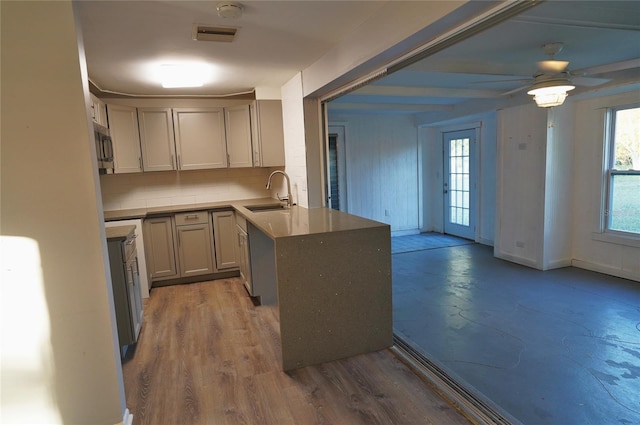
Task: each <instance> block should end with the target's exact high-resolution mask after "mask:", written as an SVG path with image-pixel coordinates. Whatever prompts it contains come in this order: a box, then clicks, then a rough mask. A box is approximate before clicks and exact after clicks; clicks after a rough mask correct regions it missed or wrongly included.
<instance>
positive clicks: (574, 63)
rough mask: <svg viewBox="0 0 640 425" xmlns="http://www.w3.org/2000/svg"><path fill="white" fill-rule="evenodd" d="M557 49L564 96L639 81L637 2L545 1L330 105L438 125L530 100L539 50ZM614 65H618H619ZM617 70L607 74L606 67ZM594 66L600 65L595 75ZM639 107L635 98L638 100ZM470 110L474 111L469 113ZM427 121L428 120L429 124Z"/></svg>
mask: <svg viewBox="0 0 640 425" xmlns="http://www.w3.org/2000/svg"><path fill="white" fill-rule="evenodd" d="M550 42H562V43H563V44H564V46H563V49H562V51H561V52H559V53H558V54H557V55H556V59H558V60H565V61H569V66H568V71H570V72H571V73H572V74H575V75H574V76H573V77H572V80H573V82H574V84H575V85H576V89H575V90H574V91H572V92H570V95H573V96H575V95H577V94H580V93H586V92H588V91H594V90H598V91H600V92H603V91H605V90H606V89H611V88H613V87H617V86H620V85H626V84H629V83H638V82H640V1H620V2H617V1H559V0H550V1H547V2H544V3H541V4H540V5H539V6H536V7H533V8H531V9H529V10H528V11H526V12H524V13H522V14H520V15H518V16H516V17H513V18H511V19H509V20H507V21H505V22H503V23H501V24H498V25H496V26H494V27H492V28H489V29H487V30H485V31H483V32H481V33H479V34H476V35H474V36H472V37H470V38H468V39H466V40H464V41H462V42H460V43H458V44H456V45H454V46H452V47H449V48H446V49H444V50H442V51H440V52H437V53H435V54H433V55H431V56H428V57H426V58H424V59H422V60H420V61H418V62H416V63H414V64H412V65H409V66H407V67H405V68H403V69H401V70H399V71H396V72H394V73H393V74H391V75H389V76H387V77H384V78H382V79H380V80H378V81H375V82H373V83H371V84H369V85H368V86H366V87H363V88H362V89H359V90H357V91H355V92H352V93H351V94H348V95H346V96H343V97H341V98H340V99H338V100H336V101H334V102H332V109H333V110H334V111H337V112H342V113H344V112H352V111H354V110H358V111H362V110H363V109H365V110H366V111H369V112H375V113H381V112H389V111H391V110H395V111H396V112H404V113H407V112H409V113H422V114H423V115H424V114H429V115H431V116H433V117H438V118H439V119H444V118H445V117H447V116H451V115H455V112H454V110H456V109H457V110H459V109H461V108H465V109H466V110H468V111H469V112H473V110H474V106H475V105H479V104H480V103H481V102H482V103H483V104H484V105H485V107H486V104H487V101H488V100H489V101H493V103H494V104H495V105H498V104H499V103H506V102H511V103H514V102H517V101H518V100H520V101H530V99H531V98H530V96H528V95H527V94H526V92H527V90H526V88H528V86H529V85H530V84H531V83H532V78H533V76H534V75H535V74H536V73H538V72H539V71H538V68H537V65H536V62H537V61H540V60H545V59H548V57H547V56H546V55H545V54H544V52H543V50H542V46H543V45H544V44H545V43H550ZM621 62H625V63H623V64H621ZM611 64H617V65H619V66H613V67H612V68H623V69H620V70H615V71H611V70H607V69H606V68H607V67H608V65H611ZM600 66H603V67H602V68H600ZM638 100H639V101H640V91H639V99H638ZM476 109H478V108H476ZM434 119H435V118H434Z"/></svg>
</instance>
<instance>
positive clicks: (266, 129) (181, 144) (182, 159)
mask: <svg viewBox="0 0 640 425" xmlns="http://www.w3.org/2000/svg"><path fill="white" fill-rule="evenodd" d="M107 106H108V108H107V112H108V114H107V115H108V121H109V127H110V129H111V136H112V138H113V140H114V163H115V164H114V166H115V167H114V168H115V170H114V172H115V173H135V172H140V171H172V170H204V169H214V168H249V167H277V166H283V165H284V132H283V128H282V103H281V102H280V101H279V100H258V101H254V102H253V103H251V104H250V105H249V104H244V105H238V106H228V107H213V106H212V107H180V108H164V107H162V108H161V107H138V108H135V107H133V106H122V105H117V104H109V105H107Z"/></svg>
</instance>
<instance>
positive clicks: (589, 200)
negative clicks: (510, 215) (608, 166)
mask: <svg viewBox="0 0 640 425" xmlns="http://www.w3.org/2000/svg"><path fill="white" fill-rule="evenodd" d="M637 102H640V92H639V91H638V90H633V91H629V92H627V93H622V94H618V95H613V96H605V97H599V98H594V99H587V100H581V101H577V102H576V105H575V111H576V114H575V125H574V129H575V130H574V131H575V134H574V138H575V143H574V145H575V149H574V151H573V161H574V174H573V196H574V198H573V220H572V223H573V264H574V265H575V266H578V267H583V268H587V269H591V270H595V271H599V272H603V273H608V274H612V275H616V276H620V277H626V278H628V279H633V280H637V281H640V241H637V240H636V241H635V246H633V245H634V242H633V241H623V240H616V239H615V238H607V237H606V235H603V234H602V233H601V232H602V215H601V214H602V213H601V211H602V205H603V199H604V193H603V187H604V174H603V152H604V142H603V140H604V126H605V112H606V108H607V107H612V106H617V105H628V104H633V103H637ZM625 244H626V245H625Z"/></svg>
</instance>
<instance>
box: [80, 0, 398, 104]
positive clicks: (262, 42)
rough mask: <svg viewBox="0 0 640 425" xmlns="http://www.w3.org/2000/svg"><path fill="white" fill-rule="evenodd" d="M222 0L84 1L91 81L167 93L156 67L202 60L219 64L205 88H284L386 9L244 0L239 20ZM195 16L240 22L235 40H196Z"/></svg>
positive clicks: (215, 22) (212, 91)
mask: <svg viewBox="0 0 640 425" xmlns="http://www.w3.org/2000/svg"><path fill="white" fill-rule="evenodd" d="M217 3H218V2H216V1H79V2H78V3H77V6H78V11H79V18H80V22H81V25H82V32H83V38H84V44H85V50H86V57H87V67H88V71H89V77H90V79H91V81H92V82H93V83H94V84H95V85H96V86H98V87H99V88H101V89H102V90H105V91H111V92H118V93H127V94H140V95H167V94H171V93H172V92H171V91H167V89H163V88H162V87H161V86H160V85H159V84H158V83H157V82H156V81H151V80H150V69H149V68H150V66H152V65H154V64H159V63H167V62H174V61H191V60H194V61H204V62H206V63H208V64H211V65H213V66H214V67H215V68H216V71H217V72H216V73H215V74H216V75H215V77H214V80H213V81H211V82H210V83H209V84H205V86H204V87H202V88H194V89H176V90H175V91H177V92H179V93H180V94H181V95H183V94H197V95H225V94H231V93H238V92H245V91H251V90H253V89H254V88H255V87H277V88H280V87H281V86H282V85H283V84H284V83H286V82H287V81H289V80H290V79H291V78H292V77H293V76H294V75H295V74H296V73H297V72H300V71H301V70H302V69H304V68H306V67H308V66H309V65H311V64H312V63H313V62H315V61H316V60H318V58H319V57H320V56H322V54H323V53H325V52H326V51H327V50H329V49H330V48H331V47H333V46H334V45H335V44H336V43H338V42H339V41H340V40H341V39H342V38H344V37H345V36H346V35H347V34H348V33H349V32H350V31H352V30H353V28H355V27H357V26H358V25H360V24H361V23H362V22H363V21H365V20H366V19H367V18H368V17H369V16H370V15H371V14H373V13H375V11H376V10H377V9H378V8H380V7H381V6H382V5H383V4H384V3H386V2H383V1H242V2H241V4H242V5H243V14H242V16H241V17H240V18H239V19H224V18H220V17H218V15H217V12H216V4H217ZM194 23H197V24H205V25H211V26H224V27H235V28H238V32H237V35H236V39H235V40H234V41H233V42H231V43H221V42H209V41H194V40H193V39H192V37H191V31H192V26H193V24H194Z"/></svg>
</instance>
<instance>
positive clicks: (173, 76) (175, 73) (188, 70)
mask: <svg viewBox="0 0 640 425" xmlns="http://www.w3.org/2000/svg"><path fill="white" fill-rule="evenodd" d="M208 74H209V70H208V69H207V67H206V66H204V65H201V64H189V63H186V64H168V63H165V64H162V65H160V69H159V78H160V82H161V83H162V87H164V88H181V87H202V85H203V84H204V82H205V81H206V80H207V78H208Z"/></svg>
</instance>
